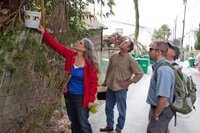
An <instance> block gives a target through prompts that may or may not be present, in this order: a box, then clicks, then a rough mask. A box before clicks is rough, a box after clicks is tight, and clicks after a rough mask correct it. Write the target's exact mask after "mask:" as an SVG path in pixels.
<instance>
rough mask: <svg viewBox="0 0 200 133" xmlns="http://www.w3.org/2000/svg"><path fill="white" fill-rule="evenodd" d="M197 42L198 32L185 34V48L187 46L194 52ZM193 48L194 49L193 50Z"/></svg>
mask: <svg viewBox="0 0 200 133" xmlns="http://www.w3.org/2000/svg"><path fill="white" fill-rule="evenodd" d="M196 41H197V30H192V31H190V32H187V33H186V34H185V38H184V43H183V47H186V45H189V50H190V51H191V50H194V46H195V42H196ZM191 47H192V48H193V49H191Z"/></svg>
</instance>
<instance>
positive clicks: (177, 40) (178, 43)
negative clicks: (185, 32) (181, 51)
mask: <svg viewBox="0 0 200 133" xmlns="http://www.w3.org/2000/svg"><path fill="white" fill-rule="evenodd" d="M173 44H174V45H175V39H174V40H173ZM176 46H177V47H179V48H180V47H181V41H180V39H178V38H177V39H176Z"/></svg>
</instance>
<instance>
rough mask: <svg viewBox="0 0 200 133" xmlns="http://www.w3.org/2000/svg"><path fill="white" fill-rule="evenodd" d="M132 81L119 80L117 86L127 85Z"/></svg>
mask: <svg viewBox="0 0 200 133" xmlns="http://www.w3.org/2000/svg"><path fill="white" fill-rule="evenodd" d="M132 83H133V82H132V81H122V82H119V86H121V87H128V86H129V85H130V84H132Z"/></svg>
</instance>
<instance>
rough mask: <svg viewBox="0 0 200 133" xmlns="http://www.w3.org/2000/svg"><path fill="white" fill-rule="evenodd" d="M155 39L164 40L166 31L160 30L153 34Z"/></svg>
mask: <svg viewBox="0 0 200 133" xmlns="http://www.w3.org/2000/svg"><path fill="white" fill-rule="evenodd" d="M153 38H154V39H156V40H164V39H165V37H164V31H163V30H162V28H159V29H158V30H154V33H153Z"/></svg>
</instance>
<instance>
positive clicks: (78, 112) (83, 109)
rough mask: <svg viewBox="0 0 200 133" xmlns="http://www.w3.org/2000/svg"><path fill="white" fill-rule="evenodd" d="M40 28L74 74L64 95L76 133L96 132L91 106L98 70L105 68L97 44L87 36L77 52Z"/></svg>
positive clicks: (77, 45)
mask: <svg viewBox="0 0 200 133" xmlns="http://www.w3.org/2000/svg"><path fill="white" fill-rule="evenodd" d="M38 30H39V31H40V32H41V33H42V34H43V38H44V40H45V41H46V42H47V43H48V44H49V46H50V47H51V48H52V49H54V50H55V51H56V52H57V53H58V54H60V55H62V56H63V57H64V58H65V59H66V60H65V71H66V72H69V74H71V78H70V80H69V82H68V85H67V87H66V91H65V93H64V96H65V103H66V108H67V113H68V117H69V119H70V121H71V130H72V133H92V128H91V125H90V123H89V121H88V117H89V108H91V107H92V106H93V105H94V101H95V94H96V92H97V85H98V77H97V73H100V71H101V69H100V66H99V62H98V59H97V57H96V54H95V51H94V46H93V43H92V42H91V41H90V40H88V39H86V38H84V39H82V40H81V41H80V42H77V43H76V45H75V47H74V48H75V50H76V52H75V51H73V50H71V49H69V48H67V47H65V46H63V45H61V44H59V43H57V42H56V40H54V39H53V38H52V37H51V36H50V35H49V33H48V32H47V31H46V30H44V28H43V27H42V25H40V26H39V28H38Z"/></svg>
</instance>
